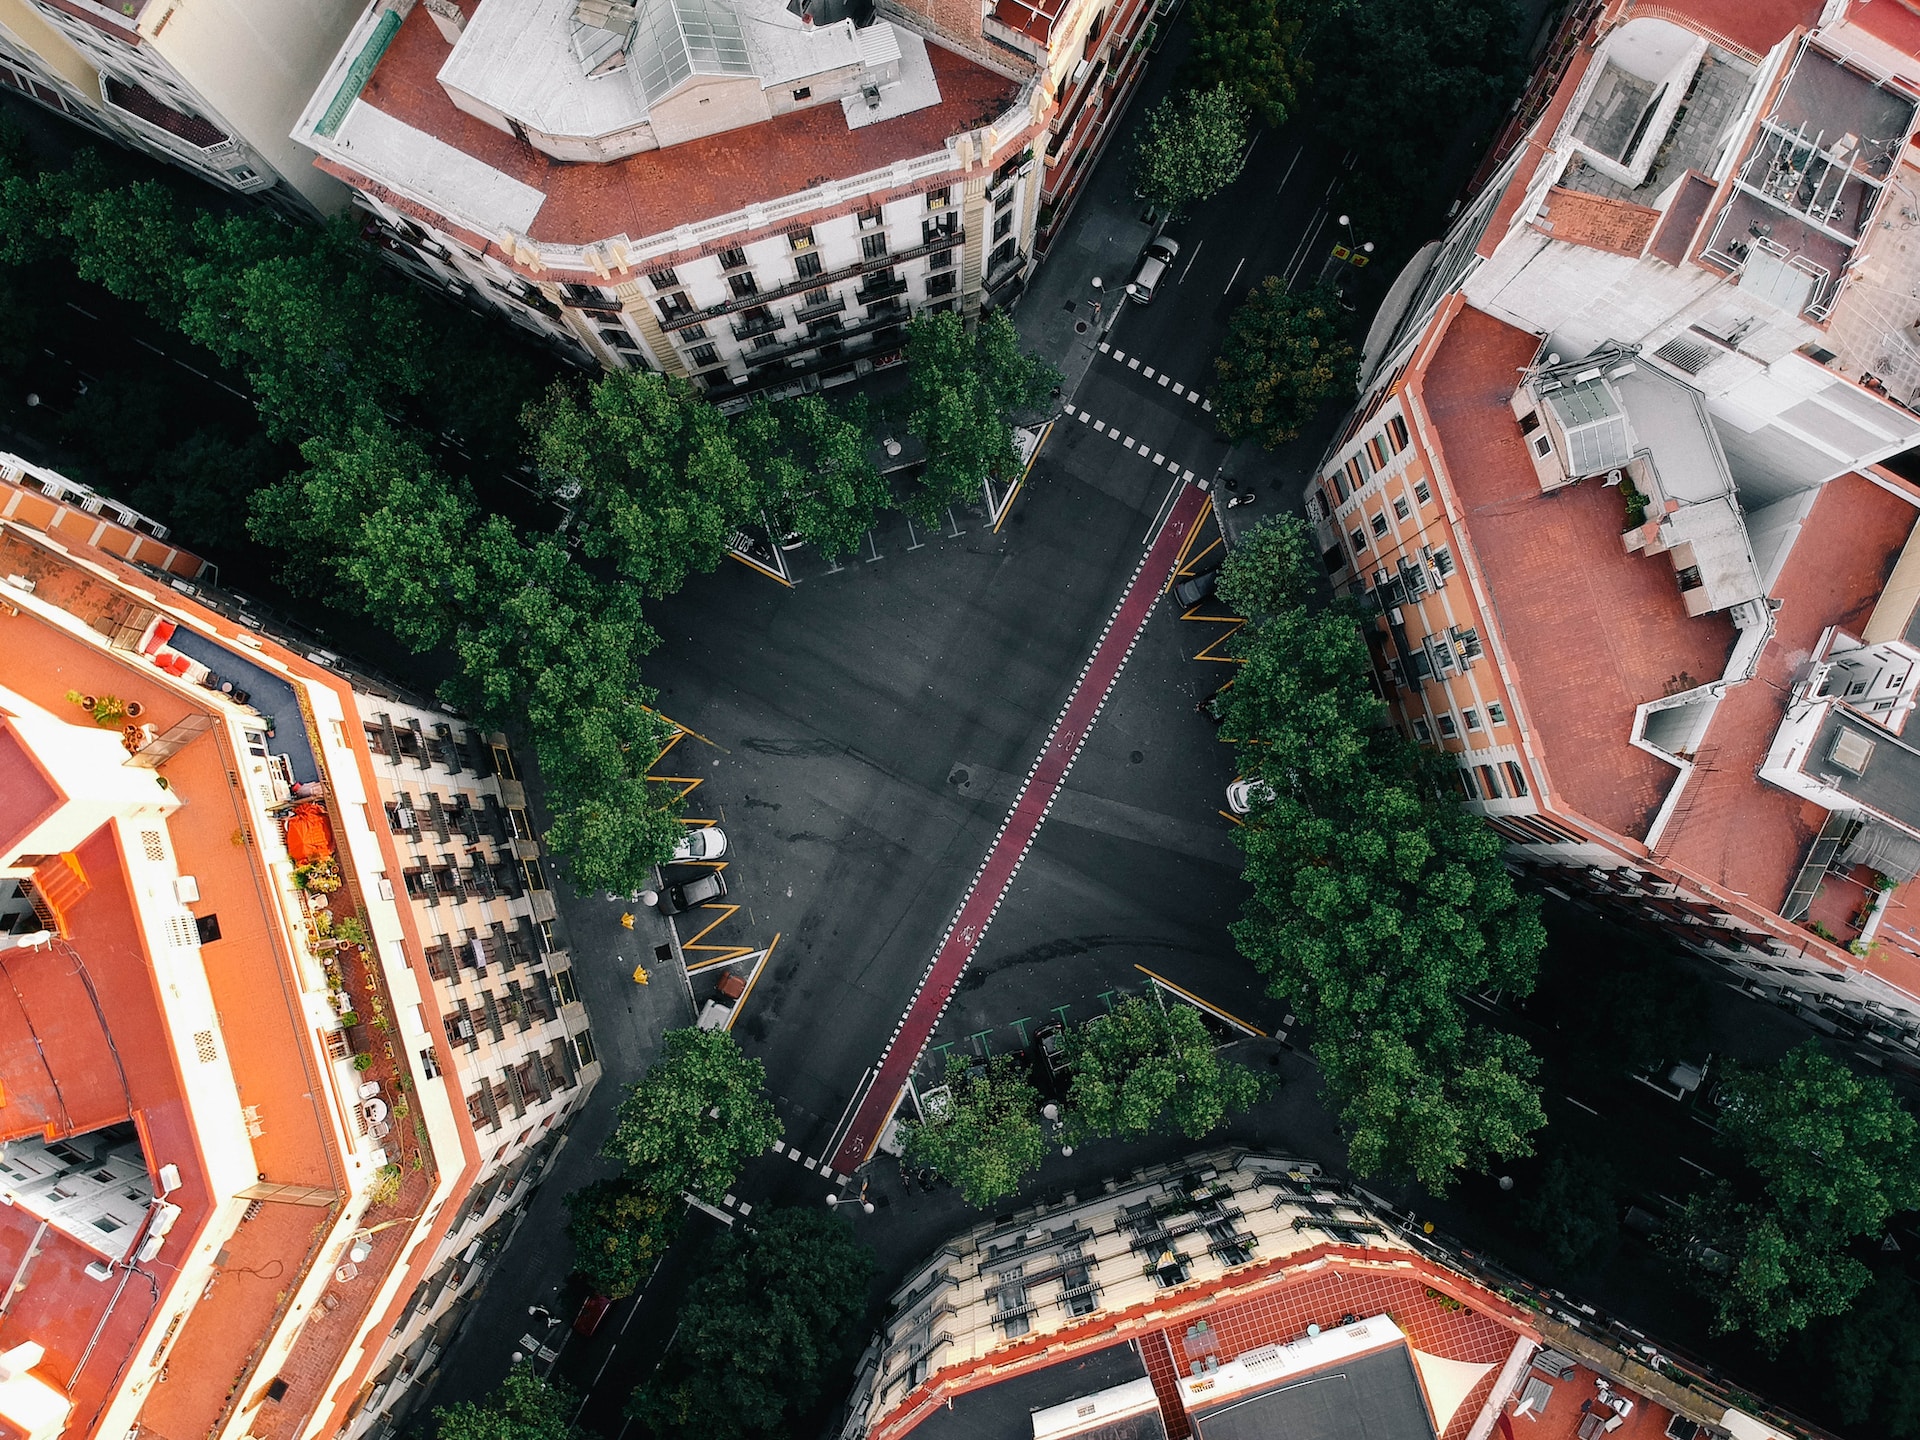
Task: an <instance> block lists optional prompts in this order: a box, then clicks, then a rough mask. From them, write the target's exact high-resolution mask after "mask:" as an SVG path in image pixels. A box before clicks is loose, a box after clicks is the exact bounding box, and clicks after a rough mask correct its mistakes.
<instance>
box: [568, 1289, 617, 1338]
mask: <svg viewBox="0 0 1920 1440" xmlns="http://www.w3.org/2000/svg"><path fill="white" fill-rule="evenodd" d="M612 1308H613V1301H612V1300H610V1299H608V1298H607V1297H606V1296H605V1295H589V1296H588V1297H587V1299H586V1303H585V1304H583V1305H582V1306H581V1307H580V1313H579V1314H578V1315H576V1316H574V1317H573V1333H574V1334H576V1335H580V1336H587V1335H591V1334H593V1332H594V1331H596V1330H598V1329H599V1328H600V1322H601V1321H602V1320H604V1319H606V1318H607V1311H609V1310H611V1309H612Z"/></svg>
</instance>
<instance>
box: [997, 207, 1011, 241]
mask: <svg viewBox="0 0 1920 1440" xmlns="http://www.w3.org/2000/svg"><path fill="white" fill-rule="evenodd" d="M1012 232H1013V212H1012V211H1011V210H1007V211H1004V212H1002V214H1001V216H1000V218H999V219H998V220H995V221H994V222H993V238H994V239H996V240H1003V239H1005V238H1006V237H1007V236H1008V235H1010V234H1011V233H1012Z"/></svg>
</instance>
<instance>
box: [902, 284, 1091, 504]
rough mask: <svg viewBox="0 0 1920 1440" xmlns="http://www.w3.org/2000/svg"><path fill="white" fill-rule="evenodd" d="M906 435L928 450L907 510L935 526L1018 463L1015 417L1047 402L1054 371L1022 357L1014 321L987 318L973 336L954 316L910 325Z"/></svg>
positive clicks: (930, 316)
mask: <svg viewBox="0 0 1920 1440" xmlns="http://www.w3.org/2000/svg"><path fill="white" fill-rule="evenodd" d="M905 352H906V362H907V414H906V421H907V429H908V431H909V432H910V433H912V434H914V435H917V436H918V437H919V438H920V439H921V440H922V441H923V442H925V444H926V447H927V465H926V471H925V473H924V474H923V475H922V477H921V489H920V492H919V494H918V495H916V496H915V497H914V499H913V500H912V502H911V503H910V504H909V506H908V509H909V510H910V511H911V512H912V513H913V514H914V515H915V516H916V517H917V518H919V519H921V520H923V521H926V522H927V523H929V524H931V523H933V521H934V520H935V519H936V517H938V515H939V514H940V512H941V511H942V510H943V509H945V508H946V507H947V506H948V505H951V504H956V503H962V502H966V501H972V500H977V499H978V498H980V487H981V484H982V483H983V482H984V481H985V480H987V479H988V477H993V478H995V479H1007V478H1009V477H1010V476H1011V475H1012V474H1013V472H1014V470H1015V469H1017V468H1018V466H1019V463H1020V454H1019V451H1018V450H1017V449H1016V448H1015V447H1014V439H1013V422H1014V417H1015V416H1016V415H1017V414H1018V413H1020V412H1021V411H1023V410H1031V409H1033V408H1035V407H1036V406H1039V405H1041V404H1043V403H1045V401H1046V399H1047V396H1048V394H1049V392H1050V391H1051V390H1052V388H1053V387H1054V386H1055V385H1057V384H1058V383H1059V381H1060V376H1059V374H1058V372H1057V371H1055V370H1054V369H1053V367H1052V366H1050V365H1048V364H1047V363H1046V362H1045V361H1043V360H1040V359H1037V358H1035V357H1034V356H1031V355H1024V354H1022V353H1021V351H1020V337H1019V335H1018V334H1017V333H1016V332H1015V330H1014V328H1013V322H1012V321H1011V320H1009V319H1007V317H1006V315H1005V314H1004V313H1003V312H1001V311H997V310H996V311H994V312H993V313H992V314H990V315H987V316H984V317H983V318H982V319H981V321H980V323H979V325H978V327H977V328H976V329H975V330H974V332H973V333H972V334H971V335H969V334H968V333H967V328H966V325H965V324H964V323H963V322H962V321H961V319H960V317H959V316H958V315H956V314H954V313H953V312H952V311H950V310H949V311H942V312H938V313H932V312H926V313H922V314H919V315H916V316H914V317H913V319H912V320H911V321H910V322H908V325H907V338H906V345H905Z"/></svg>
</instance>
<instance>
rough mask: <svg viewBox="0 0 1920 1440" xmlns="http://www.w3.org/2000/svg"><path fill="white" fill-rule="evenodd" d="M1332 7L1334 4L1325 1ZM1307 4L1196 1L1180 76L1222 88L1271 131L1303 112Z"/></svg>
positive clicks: (1265, 0) (1285, 0)
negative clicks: (1229, 92) (1191, 37)
mask: <svg viewBox="0 0 1920 1440" xmlns="http://www.w3.org/2000/svg"><path fill="white" fill-rule="evenodd" d="M1321 3H1322V4H1324V5H1326V6H1327V7H1328V8H1331V6H1332V0H1321ZM1306 19H1307V11H1306V6H1305V4H1304V3H1303V0H1193V3H1192V4H1191V5H1189V6H1188V7H1187V22H1188V25H1189V26H1190V28H1191V30H1192V33H1193V48H1192V49H1191V50H1190V51H1189V52H1188V55H1187V63H1186V66H1185V67H1184V69H1183V70H1182V72H1181V74H1182V78H1183V79H1184V80H1187V81H1190V82H1192V83H1193V85H1194V88H1198V87H1199V86H1200V85H1206V84H1215V83H1218V84H1221V85H1224V86H1226V87H1227V88H1228V89H1229V90H1231V91H1232V92H1233V94H1234V96H1235V97H1236V98H1237V99H1238V100H1239V101H1240V103H1241V104H1242V105H1244V106H1246V108H1247V109H1248V110H1250V111H1251V112H1252V113H1253V115H1254V117H1255V118H1256V119H1257V120H1259V122H1260V123H1261V124H1262V125H1264V126H1266V127H1267V128H1268V129H1269V130H1277V129H1279V128H1280V127H1281V126H1282V125H1284V124H1286V123H1287V120H1288V118H1289V117H1290V116H1292V115H1293V114H1295V113H1296V112H1297V110H1298V109H1299V103H1300V92H1301V89H1302V88H1303V87H1304V85H1305V83H1306V80H1307V78H1308V75H1309V74H1310V72H1309V70H1308V68H1307V64H1306V59H1305V54H1304V51H1305V43H1304V42H1305V40H1306V38H1307V36H1306Z"/></svg>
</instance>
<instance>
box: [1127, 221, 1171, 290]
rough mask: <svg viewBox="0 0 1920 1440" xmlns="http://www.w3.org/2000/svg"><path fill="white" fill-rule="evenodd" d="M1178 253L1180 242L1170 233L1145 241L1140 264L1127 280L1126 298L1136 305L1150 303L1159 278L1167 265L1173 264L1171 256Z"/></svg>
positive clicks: (1158, 283) (1157, 286)
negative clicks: (1145, 248)
mask: <svg viewBox="0 0 1920 1440" xmlns="http://www.w3.org/2000/svg"><path fill="white" fill-rule="evenodd" d="M1179 253H1180V242H1179V241H1178V240H1175V239H1174V238H1173V237H1172V236H1170V235H1161V236H1159V237H1158V238H1156V239H1154V240H1150V241H1148V242H1147V250H1146V253H1145V254H1144V255H1142V256H1141V257H1140V264H1139V265H1138V266H1137V267H1136V268H1135V269H1134V272H1133V279H1131V280H1129V281H1128V282H1127V298H1128V299H1129V300H1131V301H1133V303H1134V304H1136V305H1151V304H1152V303H1153V292H1154V291H1155V290H1156V289H1158V288H1159V285H1160V279H1161V277H1162V276H1163V275H1165V274H1166V273H1167V267H1168V266H1170V265H1172V264H1173V257H1174V256H1176V255H1178V254H1179Z"/></svg>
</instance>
